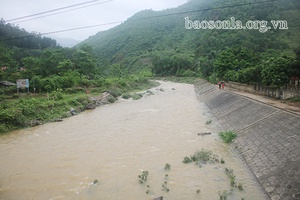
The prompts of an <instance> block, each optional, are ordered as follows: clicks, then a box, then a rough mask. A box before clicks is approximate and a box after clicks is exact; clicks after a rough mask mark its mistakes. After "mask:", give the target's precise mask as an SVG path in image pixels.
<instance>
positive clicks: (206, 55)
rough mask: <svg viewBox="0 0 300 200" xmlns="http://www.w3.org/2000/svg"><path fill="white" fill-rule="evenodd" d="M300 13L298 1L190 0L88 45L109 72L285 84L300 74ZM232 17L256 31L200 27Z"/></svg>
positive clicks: (144, 15) (144, 14)
mask: <svg viewBox="0 0 300 200" xmlns="http://www.w3.org/2000/svg"><path fill="white" fill-rule="evenodd" d="M299 11H300V1H298V0H287V1H283V0H277V1H276V0H275V1H256V0H243V1H240V0H226V1H224V0H209V1H208V0H190V1H189V2H187V3H186V4H184V5H182V6H179V7H177V8H173V9H167V10H163V11H152V10H144V11H141V12H139V13H137V14H135V15H134V16H133V17H131V18H129V19H128V20H127V21H125V22H124V23H122V24H121V25H119V26H117V27H115V28H113V29H110V30H108V31H103V32H99V33H98V34H96V35H95V36H91V37H90V38H88V39H87V40H85V41H84V42H83V43H82V44H88V45H90V46H91V47H92V49H93V52H94V53H95V55H96V58H97V60H98V62H99V65H100V66H101V67H102V68H103V69H104V72H105V70H106V69H108V68H109V67H110V66H114V67H115V68H116V67H117V68H120V69H126V70H127V69H128V70H138V69H141V68H147V67H148V68H151V69H152V70H153V72H154V73H155V74H156V75H160V76H165V75H168V76H169V75H177V76H204V77H210V78H211V79H216V78H221V79H225V80H232V81H239V82H243V83H251V82H260V83H264V84H267V85H282V84H285V83H286V82H287V81H288V79H289V76H292V75H295V76H300V72H299V71H300V70H299V44H300V36H299V31H300V23H299V22H298V21H297V19H300V12H299ZM232 17H234V20H236V21H238V20H240V21H241V22H242V23H243V26H245V24H246V22H248V21H250V20H252V23H250V25H252V26H251V27H252V30H251V29H250V28H251V27H250V28H248V29H225V30H224V29H217V28H213V29H210V28H208V27H207V28H206V29H204V28H202V29H200V28H199V25H201V24H200V22H202V21H203V20H206V21H214V22H216V21H218V20H220V21H225V20H226V21H232V20H233V18H232ZM196 20H198V21H199V23H198V24H197V23H196ZM258 20H259V21H267V22H268V25H267V26H269V27H270V29H265V28H264V27H263V26H262V25H263V24H262V25H260V24H257V28H255V23H257V22H255V21H258ZM272 20H281V21H278V22H276V21H272ZM191 22H194V23H192V24H191ZM272 22H273V24H272ZM284 22H286V24H284ZM277 23H278V24H277ZM193 25H194V26H193ZM204 25H205V24H204ZM284 25H287V27H284ZM280 28H281V29H280ZM296 54H298V56H296ZM283 65H284V66H283ZM275 68H276V70H273V69H275ZM270 70H271V71H270ZM272 70H273V71H274V72H272Z"/></svg>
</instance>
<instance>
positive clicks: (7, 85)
mask: <svg viewBox="0 0 300 200" xmlns="http://www.w3.org/2000/svg"><path fill="white" fill-rule="evenodd" d="M0 85H1V86H2V87H9V86H15V85H16V84H15V83H12V82H9V81H0Z"/></svg>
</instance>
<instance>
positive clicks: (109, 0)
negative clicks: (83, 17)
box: [14, 0, 114, 24]
mask: <svg viewBox="0 0 300 200" xmlns="http://www.w3.org/2000/svg"><path fill="white" fill-rule="evenodd" d="M111 1H114V0H108V1H104V2H100V3H95V4H91V5H87V6H82V7H79V8H73V9H70V10H66V11H61V12H57V13H53V14H49V15H44V16H40V17H35V18H31V19H25V20H22V21H17V22H14V23H15V24H17V23H21V22H27V21H31V20H35V19H40V18H44V17H49V16H53V15H58V14H62V13H66V12H70V11H73V10H79V9H82V8H87V7H91V6H95V5H99V4H104V3H108V2H111Z"/></svg>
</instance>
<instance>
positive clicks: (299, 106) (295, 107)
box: [216, 86, 300, 115]
mask: <svg viewBox="0 0 300 200" xmlns="http://www.w3.org/2000/svg"><path fill="white" fill-rule="evenodd" d="M216 88H218V87H217V86H216ZM224 90H225V91H229V92H233V93H235V94H238V95H241V96H244V97H246V98H249V99H252V100H255V101H259V102H262V103H265V104H268V105H271V106H274V107H276V108H279V109H282V110H286V111H289V112H292V113H294V114H297V115H300V103H292V102H287V101H284V100H277V99H274V98H271V97H267V96H262V95H258V94H253V93H249V92H243V91H238V90H236V89H233V88H230V87H225V89H224Z"/></svg>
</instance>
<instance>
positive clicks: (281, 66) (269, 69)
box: [261, 56, 295, 86]
mask: <svg viewBox="0 0 300 200" xmlns="http://www.w3.org/2000/svg"><path fill="white" fill-rule="evenodd" d="M294 64H295V59H294V58H291V57H282V56H281V57H276V58H274V57H272V58H270V59H269V60H267V61H265V63H264V64H263V68H262V72H261V76H262V83H263V84H265V85H268V86H284V85H286V84H287V83H288V82H289V80H290V77H291V75H292V72H293V66H294Z"/></svg>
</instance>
